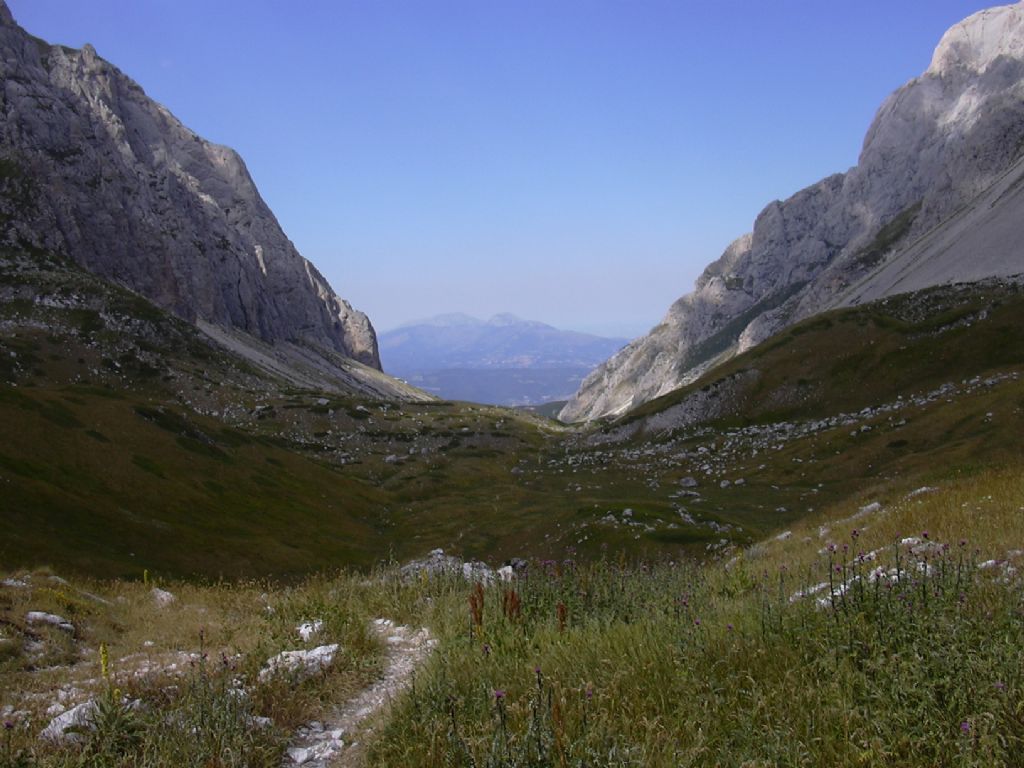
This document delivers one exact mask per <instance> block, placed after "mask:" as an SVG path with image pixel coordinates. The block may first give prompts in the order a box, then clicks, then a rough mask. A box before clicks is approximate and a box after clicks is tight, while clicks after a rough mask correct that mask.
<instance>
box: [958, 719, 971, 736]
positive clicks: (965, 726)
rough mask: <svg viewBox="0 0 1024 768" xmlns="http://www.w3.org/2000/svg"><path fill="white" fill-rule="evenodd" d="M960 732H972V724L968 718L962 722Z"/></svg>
mask: <svg viewBox="0 0 1024 768" xmlns="http://www.w3.org/2000/svg"><path fill="white" fill-rule="evenodd" d="M960 732H961V733H970V732H971V724H970V723H969V722H967V721H966V720H964V721H963V722H962V723H960Z"/></svg>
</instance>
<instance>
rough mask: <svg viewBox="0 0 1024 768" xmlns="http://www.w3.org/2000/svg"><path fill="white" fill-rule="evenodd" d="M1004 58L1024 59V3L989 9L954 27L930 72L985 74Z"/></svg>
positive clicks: (941, 42)
mask: <svg viewBox="0 0 1024 768" xmlns="http://www.w3.org/2000/svg"><path fill="white" fill-rule="evenodd" d="M1001 57H1009V58H1014V59H1021V58H1024V0H1022V1H1021V2H1017V3H1014V4H1013V5H1003V6H999V7H997V8H987V9H986V10H984V11H979V12H978V13H975V14H973V15H971V16H968V17H967V18H966V19H964V20H963V21H961V22H960V23H958V24H955V25H953V26H952V27H950V29H949V30H948V31H947V32H946V34H944V35H943V36H942V39H941V40H940V41H939V44H938V46H936V48H935V53H934V55H933V56H932V63H931V66H929V67H928V73H929V74H933V75H948V74H951V73H953V72H955V71H957V70H966V71H968V72H973V73H982V72H985V71H986V70H987V69H988V68H989V67H990V66H991V65H992V64H993V63H995V62H996V61H997V60H998V59H1000V58H1001Z"/></svg>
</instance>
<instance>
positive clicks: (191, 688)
mask: <svg viewBox="0 0 1024 768" xmlns="http://www.w3.org/2000/svg"><path fill="white" fill-rule="evenodd" d="M866 501H871V499H863V500H861V502H860V503H861V504H862V503H863V502H866ZM878 501H880V502H881V504H880V506H879V507H878V508H875V507H868V508H867V510H865V511H859V510H858V505H854V504H851V505H847V506H842V507H838V508H835V509H831V510H828V511H827V512H825V513H823V514H822V515H821V517H820V518H818V519H815V520H809V521H807V522H806V523H805V524H803V525H802V526H801V527H798V528H794V529H793V530H792V531H791V533H790V534H789V535H788V536H785V537H782V538H780V539H778V540H772V541H770V542H767V543H763V544H761V545H759V546H756V547H753V548H751V549H749V550H747V551H746V552H744V553H742V554H740V555H739V556H737V557H735V558H733V559H732V560H730V561H729V562H724V563H713V564H710V565H706V566H701V565H698V564H694V563H692V562H688V561H683V560H680V561H676V562H673V561H670V560H662V561H658V562H638V561H632V560H627V559H626V558H625V557H621V558H620V557H618V556H613V555H609V556H607V557H605V558H603V559H600V560H597V561H592V562H586V563H583V562H577V561H576V560H575V559H574V557H573V555H572V554H571V553H570V554H568V555H567V556H566V557H563V558H561V559H559V560H557V561H555V560H547V561H541V560H535V561H532V562H530V564H529V566H528V568H527V569H526V571H525V572H522V573H520V574H519V575H518V577H517V578H516V579H515V580H514V581H512V582H509V583H500V582H499V583H495V584H490V585H480V586H479V587H478V586H477V585H475V584H472V583H469V582H466V581H464V580H463V579H461V578H459V577H456V576H432V577H421V578H413V579H409V578H403V577H402V576H401V575H400V574H399V572H398V571H397V570H396V569H388V570H385V571H382V572H378V573H376V574H374V575H373V576H372V577H370V578H367V577H365V576H360V575H352V574H344V573H343V574H338V575H332V576H326V575H325V576H315V577H311V578H310V579H308V580H307V581H305V582H303V583H301V584H295V585H292V586H280V585H272V584H267V583H246V584H214V585H206V586H202V585H190V584H184V583H175V584H163V585H161V586H164V587H165V588H169V589H170V590H171V591H173V592H174V593H175V594H176V595H177V596H178V600H177V602H175V603H174V604H172V605H171V606H168V607H164V608H160V607H158V606H157V605H156V604H155V602H154V600H153V596H152V595H151V594H150V592H149V589H150V585H144V584H141V583H128V582H116V583H94V584H77V585H70V584H60V583H55V582H52V581H50V580H49V576H48V574H46V573H36V574H29V575H28V579H27V580H28V581H29V582H30V583H31V585H32V586H31V588H23V589H14V588H3V589H2V590H0V608H2V610H3V616H4V619H5V621H7V622H8V623H7V624H5V625H4V626H5V630H4V631H5V633H6V632H8V630H10V629H11V628H12V627H13V628H14V629H15V630H17V631H22V630H24V631H27V630H28V628H27V627H25V626H23V623H22V619H21V617H23V616H24V613H25V611H27V610H28V609H30V608H31V609H41V610H52V611H54V612H61V611H63V612H64V613H65V614H67V615H68V618H71V619H72V620H73V621H74V623H75V624H76V636H75V637H74V638H68V637H66V636H65V635H59V634H55V633H57V630H53V631H52V632H49V631H47V632H49V634H47V635H46V636H45V637H42V640H41V642H43V644H44V645H46V646H47V648H49V646H50V645H52V646H53V649H52V650H45V649H44V650H42V651H40V650H39V649H38V648H37V652H36V653H35V655H33V656H31V657H29V656H26V655H25V654H23V653H20V654H19V653H17V652H15V653H8V654H7V655H6V656H5V657H4V658H3V659H2V660H0V691H2V693H0V706H3V705H5V704H9V705H12V706H14V707H15V708H17V709H20V710H24V711H27V713H28V714H27V715H23V716H21V717H20V718H19V720H18V722H17V723H12V725H13V727H12V728H11V729H9V730H5V733H4V737H3V738H4V740H3V741H0V766H3V768H11V767H12V766H29V765H31V766H78V765H142V766H149V765H153V766H156V765H170V764H186V765H223V766H234V765H238V766H241V765H252V766H260V765H268V766H269V765H275V764H279V761H280V756H281V754H282V752H283V749H284V747H285V746H286V744H287V741H288V739H289V738H290V734H291V733H292V731H293V729H294V728H295V727H297V726H298V725H299V724H301V723H303V722H308V721H309V720H311V719H315V718H320V717H323V716H325V715H329V713H330V712H331V711H332V710H333V709H335V708H336V707H338V706H340V705H342V704H343V702H344V701H345V700H346V699H348V698H350V697H351V696H352V695H353V694H354V693H355V692H356V691H358V690H359V688H360V687H361V686H363V685H365V684H367V683H368V682H369V681H370V680H371V679H373V678H374V677H375V676H376V675H377V674H378V673H379V671H380V669H381V660H382V652H381V648H380V647H379V645H378V642H377V641H376V640H375V639H374V638H373V637H372V635H371V634H370V633H369V631H368V629H367V625H368V623H369V621H370V620H371V619H372V618H374V617H377V616H386V617H389V618H393V619H395V620H397V621H399V622H403V623H407V624H413V625H416V626H421V625H423V626H429V627H430V628H431V630H432V632H433V633H434V634H435V636H437V637H438V638H439V640H440V643H439V645H438V647H437V649H436V651H435V653H434V654H433V656H432V657H431V658H430V660H429V661H428V662H427V663H426V664H425V666H424V667H423V668H422V669H421V670H420V672H419V673H418V674H417V676H416V678H415V681H414V683H413V685H412V687H411V689H410V690H409V691H408V692H407V694H405V695H403V696H401V697H399V698H398V699H397V700H396V701H395V702H394V706H393V707H392V710H391V712H390V714H389V716H388V717H387V719H386V720H385V721H382V722H380V723H376V724H375V728H374V734H373V736H372V738H368V740H367V741H366V745H367V752H366V760H367V762H368V764H370V765H374V766H398V765H401V766H479V767H481V768H482V767H484V766H490V767H492V768H507V767H511V766H536V767H538V768H539V767H540V766H688V765H692V766H704V765H722V766H775V765H794V766H820V765H851V766H853V765H877V766H883V765H884V766H890V765H891V766H919V765H951V766H953V765H955V766H999V765H1017V764H1020V757H1019V756H1020V755H1021V754H1024V621H1022V615H1024V614H1022V607H1024V606H1022V604H1021V597H1022V595H1021V582H1020V580H1019V574H1018V573H1017V568H1018V567H1024V553H1022V552H1017V551H1016V550H1018V548H1019V549H1022V550H1024V526H1022V516H1024V479H1022V478H1021V475H1020V474H1019V472H1018V471H1016V470H1012V471H1011V470H1007V471H988V472H984V473H981V474H976V475H973V476H971V477H965V478H962V479H961V480H958V481H955V482H952V483H950V484H949V485H947V486H945V487H943V488H942V489H940V490H938V491H934V492H928V493H921V494H917V495H914V496H906V497H897V496H893V497H892V498H882V499H879V500H878ZM97 598H98V599H99V600H102V601H105V602H100V601H99V600H97ZM314 618H319V619H321V620H323V622H324V629H323V630H322V633H321V635H319V636H317V637H316V638H315V639H313V640H311V641H310V643H309V645H312V644H319V643H326V642H339V643H340V644H341V646H342V652H341V654H340V655H339V659H338V662H337V664H336V665H335V667H334V668H333V669H332V670H331V671H329V672H328V673H326V674H324V675H322V676H320V677H318V678H315V679H313V680H310V681H307V682H304V683H301V684H296V683H295V681H290V680H277V681H270V682H266V683H260V682H259V680H258V671H259V669H260V667H261V665H262V663H263V661H264V660H265V659H266V658H268V657H269V656H271V655H273V654H274V653H276V652H278V651H279V650H282V649H285V648H295V647H303V644H302V643H301V642H300V641H299V640H298V638H297V636H296V634H295V628H296V626H297V625H298V624H299V623H301V622H302V621H307V620H311V619H314ZM33 631H36V632H37V634H40V636H42V630H33ZM200 638H201V640H200ZM147 641H148V642H150V643H152V645H147V644H146V643H147ZM100 643H103V644H105V645H106V646H107V647H108V648H109V649H110V651H109V655H110V660H111V661H110V671H109V674H108V675H106V676H104V675H103V674H102V669H100V664H99V660H98V653H97V649H98V648H99V644H100ZM181 651H187V652H189V653H190V654H192V655H191V656H189V657H188V659H189V661H190V662H191V663H186V664H185V666H184V668H183V669H182V670H179V672H178V673H173V674H172V673H170V672H163V673H161V672H156V673H152V674H150V673H147V674H142V675H138V674H135V671H137V670H138V667H139V664H140V663H141V661H140V659H151V660H154V661H162V660H163V661H165V660H167V659H169V658H172V656H173V654H176V653H179V652H181ZM43 666H50V668H48V669H43V668H36V667H43ZM158 666H159V665H158ZM133 670H134V671H133ZM72 684H73V685H74V686H76V687H79V688H81V689H83V690H84V691H85V692H86V693H87V694H88V695H90V696H91V697H93V698H94V699H96V700H97V701H98V702H99V704H100V706H99V709H98V711H97V714H96V715H95V717H94V723H93V726H94V727H92V728H87V729H85V730H83V732H82V734H81V735H82V741H81V742H79V743H78V744H75V745H70V746H66V747H60V748H58V747H54V746H51V745H47V744H44V743H41V742H39V741H38V739H37V738H36V734H37V733H38V732H39V730H40V729H41V728H42V726H43V725H44V724H45V722H46V721H47V719H48V717H47V715H46V714H45V709H46V706H47V705H48V704H49V703H50V702H51V701H52V691H53V690H54V689H55V688H58V687H61V686H64V687H67V686H69V685H72ZM241 690H244V691H245V693H244V694H242V693H240V691H241ZM262 717H267V718H269V719H270V720H271V721H272V723H271V724H269V725H268V724H267V723H266V722H265V721H262V720H258V719H256V718H262ZM365 736H368V734H352V735H350V738H354V739H358V740H363V739H364V737H365Z"/></svg>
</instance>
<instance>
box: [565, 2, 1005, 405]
mask: <svg viewBox="0 0 1024 768" xmlns="http://www.w3.org/2000/svg"><path fill="white" fill-rule="evenodd" d="M1022 38H1024V3H1016V4H1014V5H1009V6H1002V7H999V8H993V9H989V10H986V11H982V12H980V13H978V14H975V15H974V16H971V17H970V18H968V19H966V20H964V21H962V22H960V23H959V24H957V25H955V26H954V27H953V28H951V29H950V30H949V31H948V32H947V33H946V34H945V35H944V36H943V38H942V40H941V41H940V43H939V45H938V46H937V48H936V51H935V55H934V56H933V60H932V63H931V65H930V66H929V69H928V70H926V71H925V73H923V74H922V75H921V76H919V77H917V78H914V79H912V80H911V81H909V82H908V83H907V84H906V85H904V86H903V87H901V88H900V89H898V90H897V91H896V92H894V93H893V94H892V95H891V96H889V97H888V98H887V99H886V100H885V101H884V102H883V104H882V106H881V107H880V109H879V111H878V113H877V115H876V117H875V119H874V121H873V122H872V124H871V127H870V128H869V129H868V131H867V134H866V136H865V140H864V145H863V148H862V151H861V155H860V158H859V160H858V164H857V165H856V166H854V167H853V168H852V169H850V170H849V171H847V172H846V173H841V174H833V175H831V176H828V177H826V178H824V179H822V180H821V181H819V182H817V183H816V184H812V185H811V186H809V187H807V188H805V189H803V190H800V191H798V192H797V193H795V194H794V195H793V196H791V197H790V198H788V199H787V200H785V201H774V202H772V203H770V204H769V205H768V206H767V207H765V209H764V210H763V211H762V212H761V213H760V214H759V215H758V217H757V219H756V221H755V224H754V228H753V231H752V232H750V233H748V234H745V235H743V236H741V237H739V238H737V239H736V240H735V241H734V242H733V243H732V244H730V245H729V247H728V248H727V249H726V250H725V252H724V253H723V254H722V256H721V257H720V258H719V259H718V260H717V261H715V262H713V263H711V264H710V265H708V267H707V268H706V269H705V270H704V272H703V274H702V275H701V276H700V277H699V278H698V280H697V282H696V285H695V290H694V291H693V292H692V293H689V294H686V295H685V296H683V297H681V298H680V299H678V300H677V301H676V302H675V303H674V304H673V305H672V307H670V309H669V311H668V313H667V314H666V316H665V318H664V320H663V321H662V323H661V324H660V325H659V326H657V327H656V328H655V329H653V330H652V331H651V332H650V333H649V334H648V335H647V336H645V337H641V338H640V339H637V340H634V341H633V342H632V343H631V344H630V345H629V346H627V347H626V348H625V349H623V350H622V351H620V352H619V353H618V354H617V355H615V356H614V357H612V358H610V359H609V360H608V361H607V362H606V363H605V364H603V365H602V366H599V367H598V368H597V369H596V370H595V371H594V372H593V373H592V374H591V375H590V376H589V377H588V378H587V379H586V380H585V381H584V382H583V384H582V386H581V387H580V390H579V391H578V392H577V393H576V395H575V397H574V398H573V399H572V400H571V401H570V402H569V403H568V404H567V405H566V407H565V408H564V409H563V410H562V412H561V413H560V418H562V419H563V420H566V421H584V420H589V419H595V418H600V417H604V416H611V415H618V414H622V413H624V412H626V411H628V410H629V409H630V408H633V407H636V406H637V405H639V404H641V403H643V402H646V401H648V400H651V399H653V398H655V397H658V396H660V395H663V394H666V393H667V392H670V391H672V390H673V389H676V388H677V387H679V386H683V385H685V384H687V383H689V382H691V381H693V380H695V379H696V378H697V377H699V376H700V375H701V373H702V372H704V371H706V370H708V368H710V367H712V366H713V365H714V364H715V363H716V362H719V361H721V360H723V359H726V358H728V357H729V356H731V355H732V354H735V353H737V352H741V351H743V350H745V349H748V348H750V347H751V346H754V345H756V344H758V343H760V342H761V341H763V340H764V339H766V338H768V337H769V336H771V335H772V334H773V333H776V332H778V331H779V330H781V329H782V328H785V327H788V326H789V325H791V324H793V323H795V322H798V321H799V320H801V319H804V318H807V317H810V316H812V315H815V314H817V313H819V312H821V311H824V310H826V309H828V308H830V307H833V306H842V305H843V303H844V302H855V301H857V300H858V299H857V296H856V295H855V293H856V288H857V286H859V285H860V286H864V285H870V284H871V283H870V280H868V278H869V277H870V276H871V275H872V274H876V273H877V272H879V271H880V270H882V269H885V268H886V267H887V266H888V265H892V264H894V263H895V262H894V259H895V258H897V257H898V255H899V254H901V253H902V252H903V251H904V250H905V249H907V248H909V247H911V246H913V245H914V244H915V243H919V242H920V241H921V238H923V237H925V236H926V235H929V233H932V235H931V237H932V242H933V244H934V248H933V249H932V250H930V251H928V252H927V253H923V254H922V253H918V254H917V257H916V259H913V264H911V263H910V262H909V260H908V259H907V258H904V259H903V261H904V264H903V266H904V267H906V269H904V270H903V271H902V273H901V274H900V275H899V277H900V280H891V281H890V285H889V286H888V287H883V286H881V285H880V284H876V286H875V288H876V290H873V291H871V292H869V293H866V294H865V296H866V295H872V296H875V297H876V298H877V297H878V296H884V295H888V293H887V291H899V290H908V289H910V288H907V287H906V286H908V285H910V284H912V285H913V287H914V288H925V287H929V286H931V285H936V284H942V283H948V282H954V281H956V280H957V279H960V271H961V270H959V269H958V268H959V266H960V265H959V264H958V263H956V260H951V259H947V260H946V261H945V262H943V268H942V269H934V270H931V271H930V272H929V271H928V270H927V269H925V268H924V267H923V264H925V263H926V262H928V260H929V259H930V258H931V257H932V256H934V255H935V254H936V253H942V252H949V251H950V249H954V250H953V253H954V254H959V253H962V252H964V247H963V243H964V242H965V240H973V241H974V242H975V243H976V244H979V245H984V246H985V247H986V248H988V249H989V251H991V250H992V249H999V254H998V255H997V256H996V257H993V258H987V257H986V259H985V260H984V261H985V263H986V264H987V266H986V267H985V268H979V269H977V270H975V271H974V272H973V273H971V274H970V277H971V279H979V278H983V277H998V276H1010V275H1012V274H1016V273H1020V272H1024V251H1022V250H1021V249H1022V246H1021V245H1018V244H1016V243H1019V242H1020V238H1016V240H1015V241H1010V242H996V243H993V242H991V240H990V239H988V240H986V238H985V237H984V228H985V226H986V224H988V223H990V222H989V221H988V219H986V217H985V216H984V215H982V213H983V212H982V210H981V209H982V208H983V207H984V206H983V205H982V202H981V199H982V197H983V196H985V195H986V194H988V195H989V196H990V197H991V198H992V199H991V202H998V205H999V210H998V211H997V212H996V214H994V215H997V216H998V217H999V219H1000V224H999V226H1000V227H1001V228H1002V229H1004V230H1008V231H1011V232H1013V231H1015V232H1019V228H1015V225H1014V222H1015V220H1018V219H1019V214H1021V213H1024V198H1021V197H1020V195H1018V194H1017V191H1018V190H1019V189H1020V185H1019V184H1018V181H1019V180H1020V177H1021V174H1024V169H1022V168H1021V167H1020V166H1019V165H1015V163H1017V161H1018V160H1019V159H1020V157H1021V151H1022V149H1024V42H1022ZM1007 174H1010V176H1009V177H1008V176H1007ZM1000 185H1002V187H1000ZM1000 189H1001V192H1002V193H1005V194H1003V195H1001V194H996V193H997V192H999V191H1000ZM972 206H973V207H972ZM955 216H959V217H960V219H961V221H963V220H964V218H965V217H966V218H967V225H968V226H967V228H966V230H964V231H960V232H956V233H952V237H951V238H950V237H945V238H943V237H941V236H939V235H937V234H935V230H936V228H937V227H941V226H948V225H949V223H950V221H951V220H952V219H953V217H955ZM940 234H941V233H940ZM958 243H960V244H961V245H960V246H958V245H957V244H958ZM957 248H959V250H957ZM965 257H969V258H975V254H974V253H967V254H966V255H965ZM894 268H895V267H890V270H891V269H894ZM911 273H913V274H916V275H917V277H918V278H919V279H918V280H917V281H916V282H913V283H908V282H907V279H908V275H909V274H911ZM865 281H867V283H865ZM901 282H902V284H903V288H901V287H900V284H901Z"/></svg>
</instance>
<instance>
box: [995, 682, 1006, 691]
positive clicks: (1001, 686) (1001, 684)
mask: <svg viewBox="0 0 1024 768" xmlns="http://www.w3.org/2000/svg"><path fill="white" fill-rule="evenodd" d="M996 690H997V691H1005V690H1006V683H1004V682H1003V681H1002V680H998V681H996Z"/></svg>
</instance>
